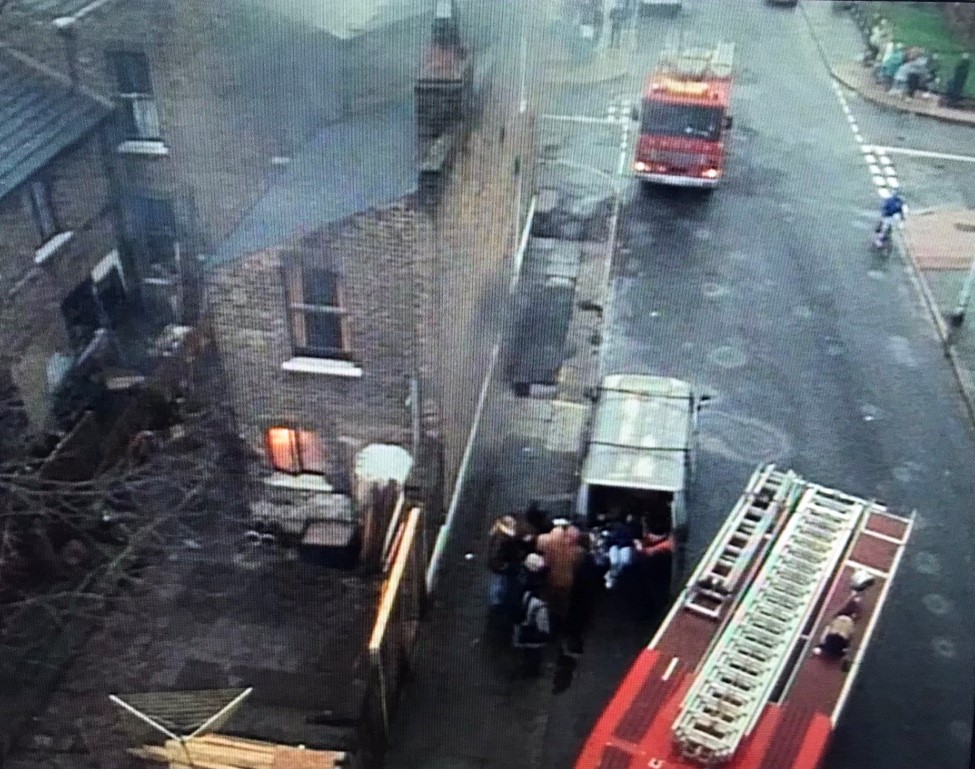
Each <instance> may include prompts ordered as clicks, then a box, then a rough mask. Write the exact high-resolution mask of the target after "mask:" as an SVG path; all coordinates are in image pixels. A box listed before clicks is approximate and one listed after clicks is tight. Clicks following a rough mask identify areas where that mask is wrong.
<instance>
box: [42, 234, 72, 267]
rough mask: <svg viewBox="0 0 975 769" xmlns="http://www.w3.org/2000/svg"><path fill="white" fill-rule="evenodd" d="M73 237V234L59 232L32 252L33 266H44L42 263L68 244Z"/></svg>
mask: <svg viewBox="0 0 975 769" xmlns="http://www.w3.org/2000/svg"><path fill="white" fill-rule="evenodd" d="M73 237H74V233H73V232H70V231H68V232H59V233H58V234H57V235H55V236H54V237H53V238H51V239H50V240H49V241H47V243H45V244H44V245H43V246H41V247H40V248H39V249H37V250H36V251H35V252H34V264H44V262H46V261H47V260H48V259H50V258H51V257H52V256H54V255H55V254H56V253H57V252H58V251H60V250H61V249H62V248H64V246H66V245H67V244H68V243H70V242H71V239H72V238H73Z"/></svg>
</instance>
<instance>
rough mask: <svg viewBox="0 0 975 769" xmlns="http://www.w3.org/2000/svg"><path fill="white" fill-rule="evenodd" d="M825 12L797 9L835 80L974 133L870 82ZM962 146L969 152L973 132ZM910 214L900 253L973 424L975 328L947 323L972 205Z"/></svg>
mask: <svg viewBox="0 0 975 769" xmlns="http://www.w3.org/2000/svg"><path fill="white" fill-rule="evenodd" d="M826 6H827V4H826V3H810V2H804V3H802V4H801V8H800V9H801V12H802V14H803V16H804V18H805V20H806V22H807V23H808V25H809V29H810V32H811V33H812V35H813V38H814V40H815V41H816V44H817V46H818V48H819V51H820V53H821V55H822V57H823V60H824V62H825V63H826V65H827V67H828V68H829V71H830V74H831V75H832V76H833V78H834V79H835V80H836V82H838V83H840V84H842V85H843V86H844V87H845V88H846V89H848V90H849V91H850V92H852V93H855V94H856V95H857V96H859V97H860V98H861V99H863V100H864V101H866V102H869V103H871V104H874V105H876V106H878V107H880V108H882V109H883V110H885V111H897V112H901V113H906V114H909V115H914V116H919V117H922V118H925V119H933V120H938V121H940V122H943V123H948V124H952V125H956V126H960V127H963V128H969V129H971V130H973V131H975V111H973V110H967V109H951V108H948V107H942V106H940V105H938V103H937V101H936V100H935V99H931V98H926V97H921V96H918V97H915V98H913V99H908V98H906V97H903V96H897V95H893V94H890V93H888V91H887V89H885V88H883V87H882V86H880V85H879V84H878V83H876V81H875V80H874V78H873V77H872V74H871V71H870V70H869V69H868V68H866V67H864V66H863V65H862V64H861V62H860V61H859V57H860V56H862V53H863V45H862V42H861V37H860V32H859V30H858V29H857V27H856V24H855V23H854V20H853V18H852V17H851V16H849V15H848V14H840V15H839V16H837V14H836V13H835V12H833V11H831V10H829V9H827V8H826ZM961 146H963V147H964V146H969V147H972V146H975V133H973V134H972V135H971V137H970V138H969V139H968V141H967V143H966V144H963V145H961ZM867 149H870V148H869V147H868V148H867ZM877 149H878V150H881V151H880V152H877V153H875V155H877V156H878V158H877V159H878V160H879V161H884V160H887V161H888V163H889V157H890V155H891V154H893V153H884V152H883V150H884V149H888V148H885V147H878V148H877ZM926 154H927V155H928V156H930V157H931V158H932V159H934V160H942V161H944V162H947V163H951V162H961V163H975V156H967V157H966V158H965V159H964V160H961V159H959V160H953V159H952V158H951V157H950V154H951V153H950V152H949V153H939V152H936V151H932V152H929V153H926ZM939 155H942V157H940V158H939V157H938V156H939ZM894 156H895V157H896V155H894ZM882 165H887V164H885V163H882ZM909 208H910V206H909ZM908 213H909V215H908V218H907V221H906V223H905V226H904V229H903V237H901V238H898V243H897V245H898V247H899V252H900V254H901V256H902V258H904V259H905V260H906V261H907V262H908V264H909V265H910V266H911V268H912V270H913V271H914V274H915V276H916V278H917V287H918V290H919V291H920V292H921V295H922V296H923V298H924V301H925V303H926V305H927V307H928V309H929V311H930V313H931V318H932V321H933V322H934V325H935V328H936V329H937V331H938V338H939V340H940V343H941V345H942V346H943V348H944V354H945V356H946V357H947V358H948V360H949V361H950V362H951V365H952V367H953V369H954V371H955V374H956V376H957V378H958V385H959V387H960V389H961V392H962V395H963V397H964V399H965V402H966V404H967V408H968V411H969V414H970V416H971V418H972V420H973V422H975V327H973V325H975V324H973V323H972V321H971V319H968V321H967V323H962V324H961V325H960V326H959V325H957V324H953V323H952V322H951V319H952V317H953V316H954V315H955V314H956V311H957V310H959V309H961V310H962V312H963V313H964V311H965V309H966V308H960V306H959V298H960V294H961V290H962V286H963V284H964V282H965V279H966V276H967V275H968V273H969V271H970V270H971V269H975V268H973V262H975V226H973V222H975V204H972V205H969V206H957V205H953V201H947V202H945V204H943V205H937V206H933V207H930V208H926V209H922V210H917V211H910V210H909V212H908ZM968 305H969V306H968V308H967V309H971V306H972V303H971V301H969V303H968Z"/></svg>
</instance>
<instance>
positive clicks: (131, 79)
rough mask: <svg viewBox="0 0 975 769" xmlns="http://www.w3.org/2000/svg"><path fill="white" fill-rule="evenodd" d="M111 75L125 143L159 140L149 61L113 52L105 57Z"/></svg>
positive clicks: (129, 53) (132, 55) (137, 56)
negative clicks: (119, 106)
mask: <svg viewBox="0 0 975 769" xmlns="http://www.w3.org/2000/svg"><path fill="white" fill-rule="evenodd" d="M109 59H110V61H111V64H112V70H113V72H114V75H115V86H116V89H117V93H116V96H117V98H118V100H119V102H120V103H121V107H122V131H123V133H124V135H125V138H126V139H134V140H157V139H160V138H162V132H161V131H160V128H159V113H158V111H157V110H156V100H155V97H154V96H153V94H152V80H151V79H150V77H149V59H148V58H147V57H146V55H145V54H144V53H138V52H135V51H115V52H113V53H110V54H109Z"/></svg>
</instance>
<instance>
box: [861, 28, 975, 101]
mask: <svg viewBox="0 0 975 769" xmlns="http://www.w3.org/2000/svg"><path fill="white" fill-rule="evenodd" d="M864 64H866V65H867V66H870V67H872V68H873V72H874V77H875V78H876V80H877V82H878V83H879V84H880V85H882V86H884V87H885V88H886V89H888V92H889V93H892V94H896V95H899V96H903V97H904V98H905V99H912V98H914V97H915V96H916V95H917V94H919V93H920V94H925V95H928V96H932V97H933V96H934V95H940V98H941V101H942V103H943V104H944V105H945V106H949V107H957V106H958V105H959V103H960V102H961V99H962V94H963V93H964V90H965V83H966V81H967V80H968V74H969V71H970V69H971V56H970V55H969V54H968V53H965V54H962V56H961V57H960V58H959V60H958V62H957V64H956V65H955V67H954V69H953V70H952V72H951V75H950V77H948V78H947V79H946V80H943V79H942V74H943V73H942V61H941V58H940V57H939V56H938V54H936V53H933V52H929V51H926V50H925V49H924V48H916V47H915V48H907V47H905V46H904V45H903V44H902V43H899V42H898V41H896V40H894V37H893V30H892V28H891V26H890V22H888V21H887V19H884V18H878V19H877V20H876V21H875V23H874V25H873V27H872V28H871V30H870V35H869V37H868V39H867V54H866V56H865V58H864Z"/></svg>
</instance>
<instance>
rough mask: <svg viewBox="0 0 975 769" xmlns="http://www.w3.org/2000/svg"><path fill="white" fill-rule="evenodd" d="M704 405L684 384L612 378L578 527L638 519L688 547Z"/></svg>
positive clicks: (603, 392)
mask: <svg viewBox="0 0 975 769" xmlns="http://www.w3.org/2000/svg"><path fill="white" fill-rule="evenodd" d="M707 400H708V397H706V396H705V397H699V396H698V395H697V394H696V393H695V392H694V390H693V388H692V387H691V385H690V384H689V383H687V382H684V381H683V380H680V379H672V378H669V377H658V376H645V375H637V374H613V375H610V376H607V377H606V378H605V379H604V380H603V383H602V386H601V387H600V389H599V397H598V399H597V401H596V408H595V413H594V415H593V423H592V430H591V431H590V434H589V439H588V442H587V444H586V452H585V459H584V460H583V464H582V470H581V477H580V483H579V492H578V495H577V497H576V510H575V512H576V515H577V516H578V517H579V520H580V522H581V523H584V524H585V525H587V526H593V525H596V524H598V523H599V522H600V521H601V520H612V519H613V518H615V517H617V516H618V515H626V514H628V513H633V514H637V515H640V516H643V517H644V519H645V520H646V521H647V523H648V525H649V526H650V528H651V529H652V530H654V532H655V533H658V534H663V533H673V534H674V535H675V536H676V538H677V539H678V540H679V541H683V540H684V539H685V538H686V535H687V487H688V485H689V483H690V479H691V476H692V475H693V472H694V448H695V438H696V433H697V415H698V411H699V409H700V407H701V405H702V404H703V403H704V402H706V401H707Z"/></svg>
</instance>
